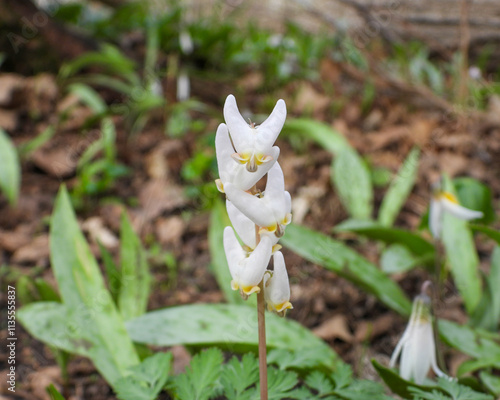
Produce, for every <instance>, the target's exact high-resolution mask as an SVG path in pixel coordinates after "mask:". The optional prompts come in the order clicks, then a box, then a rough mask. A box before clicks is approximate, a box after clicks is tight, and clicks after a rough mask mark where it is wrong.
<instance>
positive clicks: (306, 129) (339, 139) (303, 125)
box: [284, 118, 351, 154]
mask: <svg viewBox="0 0 500 400" xmlns="http://www.w3.org/2000/svg"><path fill="white" fill-rule="evenodd" d="M284 133H285V134H287V133H298V134H301V135H303V136H305V137H308V138H311V139H313V140H315V141H316V142H317V143H318V144H319V145H320V146H321V147H323V148H324V149H325V150H328V151H330V152H331V153H333V154H339V153H341V152H342V151H344V150H346V149H351V146H350V145H349V142H348V141H347V140H346V138H345V137H344V136H343V135H342V134H341V133H340V132H338V131H336V130H335V129H333V128H332V127H330V126H328V125H326V124H324V123H322V122H318V121H315V120H312V119H307V118H298V119H292V120H288V121H287V122H286V124H285V127H284Z"/></svg>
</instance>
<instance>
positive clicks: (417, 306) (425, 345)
mask: <svg viewBox="0 0 500 400" xmlns="http://www.w3.org/2000/svg"><path fill="white" fill-rule="evenodd" d="M424 287H425V285H424ZM400 354H401V361H400V366H399V374H400V375H401V377H402V378H404V379H406V380H413V381H414V382H415V383H417V384H422V383H423V382H424V379H425V377H426V376H427V373H428V372H429V369H431V368H432V370H433V371H434V373H435V374H436V375H437V376H439V377H447V375H446V374H445V373H444V372H443V371H441V370H440V369H439V368H438V366H437V362H436V346H435V343H434V333H433V330H432V313H431V299H430V298H429V296H428V295H427V294H425V292H424V289H423V290H422V293H421V294H420V295H418V296H417V297H415V300H414V301H413V308H412V312H411V317H410V322H409V323H408V326H407V327H406V329H405V331H404V333H403V336H402V337H401V339H400V340H399V343H398V344H397V346H396V348H395V349H394V352H393V354H392V357H391V361H390V367H391V368H393V367H394V366H395V364H396V361H397V359H398V357H399V355H400Z"/></svg>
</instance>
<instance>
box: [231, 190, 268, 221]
mask: <svg viewBox="0 0 500 400" xmlns="http://www.w3.org/2000/svg"><path fill="white" fill-rule="evenodd" d="M224 191H225V193H226V195H227V197H228V199H229V200H230V201H231V202H232V203H233V204H234V205H235V206H236V207H237V208H238V209H239V210H240V211H241V212H242V213H243V214H245V215H246V216H247V217H248V218H250V219H251V220H252V221H253V222H254V223H255V224H257V225H259V226H261V227H267V226H270V225H272V224H273V223H275V219H274V215H273V213H272V210H270V209H269V208H268V207H267V206H266V204H265V202H263V200H264V199H259V198H257V197H255V196H252V195H251V194H250V193H247V192H244V191H242V190H240V189H238V188H237V187H236V186H235V185H233V184H231V183H228V184H226V185H225V186H224Z"/></svg>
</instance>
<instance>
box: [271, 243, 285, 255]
mask: <svg viewBox="0 0 500 400" xmlns="http://www.w3.org/2000/svg"><path fill="white" fill-rule="evenodd" d="M282 247H283V246H282V245H281V244H275V245H274V246H273V251H272V254H274V253H276V252H277V251H280V250H281V249H282Z"/></svg>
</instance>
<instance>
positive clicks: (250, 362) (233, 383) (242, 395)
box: [220, 353, 259, 400]
mask: <svg viewBox="0 0 500 400" xmlns="http://www.w3.org/2000/svg"><path fill="white" fill-rule="evenodd" d="M258 380H259V361H258V360H257V358H256V357H255V356H254V355H253V354H252V353H247V354H245V355H244V356H243V357H242V358H241V361H240V360H238V359H237V358H236V357H235V356H233V357H232V358H231V360H229V362H228V363H227V364H226V365H224V368H223V370H222V375H221V378H220V383H221V385H222V387H223V390H224V395H225V396H226V397H227V399H228V400H249V399H251V396H252V393H251V392H250V391H246V389H248V388H249V387H250V386H252V385H254V384H256V383H257V381H258Z"/></svg>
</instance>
